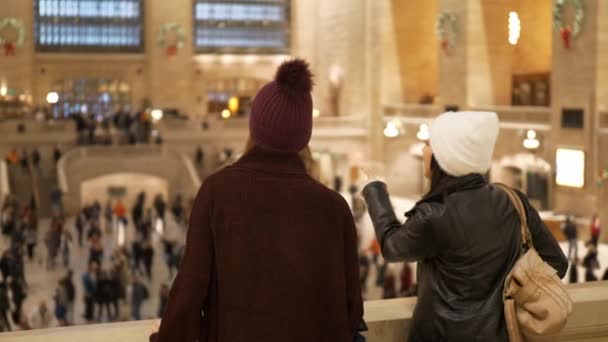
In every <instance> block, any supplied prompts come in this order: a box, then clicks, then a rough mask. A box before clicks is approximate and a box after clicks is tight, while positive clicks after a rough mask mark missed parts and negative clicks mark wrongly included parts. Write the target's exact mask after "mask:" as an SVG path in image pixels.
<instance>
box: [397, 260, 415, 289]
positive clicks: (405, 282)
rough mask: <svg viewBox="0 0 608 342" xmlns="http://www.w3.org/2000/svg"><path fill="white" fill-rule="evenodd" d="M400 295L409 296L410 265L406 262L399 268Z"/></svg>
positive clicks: (410, 282) (410, 285)
mask: <svg viewBox="0 0 608 342" xmlns="http://www.w3.org/2000/svg"><path fill="white" fill-rule="evenodd" d="M400 278H401V296H402V297H409V294H410V289H411V288H412V266H410V264H409V263H408V262H404V263H403V268H402V269H401V276H400Z"/></svg>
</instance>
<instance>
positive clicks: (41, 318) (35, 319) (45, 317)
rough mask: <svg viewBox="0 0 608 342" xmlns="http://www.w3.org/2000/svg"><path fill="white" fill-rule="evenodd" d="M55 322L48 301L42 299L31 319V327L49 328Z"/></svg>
mask: <svg viewBox="0 0 608 342" xmlns="http://www.w3.org/2000/svg"><path fill="white" fill-rule="evenodd" d="M52 324H53V315H52V314H51V312H50V311H49V309H48V308H47V305H46V302H44V301H42V302H40V304H38V307H36V309H35V310H34V312H32V314H31V315H30V319H29V326H30V328H31V329H48V328H50V327H51V326H52Z"/></svg>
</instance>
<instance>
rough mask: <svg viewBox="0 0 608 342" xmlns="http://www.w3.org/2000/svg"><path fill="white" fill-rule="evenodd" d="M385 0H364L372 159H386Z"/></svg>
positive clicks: (367, 97)
mask: <svg viewBox="0 0 608 342" xmlns="http://www.w3.org/2000/svg"><path fill="white" fill-rule="evenodd" d="M383 2H385V0H382V1H380V0H365V37H364V39H365V40H364V45H363V46H364V49H363V51H362V52H363V53H364V54H365V68H364V70H365V88H366V93H367V94H366V96H365V97H366V102H367V105H366V106H365V111H366V112H367V118H368V120H367V126H368V134H369V138H368V146H369V157H370V158H369V159H370V160H372V161H374V162H382V161H383V160H384V135H383V128H384V110H383V108H382V87H381V82H382V77H381V75H382V69H381V65H382V51H381V44H382V38H381V33H382V20H383V18H382V17H381V14H382V6H383V4H382V3H383Z"/></svg>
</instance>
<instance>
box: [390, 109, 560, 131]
mask: <svg viewBox="0 0 608 342" xmlns="http://www.w3.org/2000/svg"><path fill="white" fill-rule="evenodd" d="M460 110H473V111H487V112H496V113H497V114H498V117H499V118H500V121H501V127H503V128H517V127H519V125H525V127H529V128H535V129H538V130H548V129H549V128H550V124H551V108H549V107H531V106H474V107H470V108H461V109H460ZM442 112H444V108H443V107H441V106H438V105H418V104H396V105H393V104H391V105H385V106H384V114H385V116H386V117H387V119H389V120H390V119H391V118H396V117H398V118H400V119H402V120H403V122H404V123H406V124H407V123H412V124H419V123H423V122H428V121H430V119H432V118H434V117H436V116H437V115H439V114H441V113H442Z"/></svg>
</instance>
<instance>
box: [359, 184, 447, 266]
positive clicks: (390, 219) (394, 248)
mask: <svg viewBox="0 0 608 342" xmlns="http://www.w3.org/2000/svg"><path fill="white" fill-rule="evenodd" d="M363 197H364V198H365V202H366V203H367V207H368V210H369V215H370V217H371V219H372V222H373V224H374V229H375V231H376V236H377V238H378V242H379V243H380V248H381V249H382V255H383V256H384V259H386V260H387V261H389V262H399V261H408V262H412V261H418V260H422V259H425V258H430V257H432V256H434V255H435V253H436V249H435V246H434V244H433V241H432V240H433V237H432V231H431V226H430V224H429V220H430V218H431V214H432V209H433V208H432V206H431V204H428V203H423V204H421V205H418V206H417V207H416V208H415V210H414V212H413V214H412V215H411V216H410V217H409V218H408V220H407V221H406V222H405V224H401V222H399V220H397V217H396V216H395V212H394V211H393V206H392V204H391V201H390V199H389V194H388V191H387V189H386V184H384V183H382V182H379V181H376V182H372V183H370V184H368V185H367V186H366V187H365V188H364V189H363Z"/></svg>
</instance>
